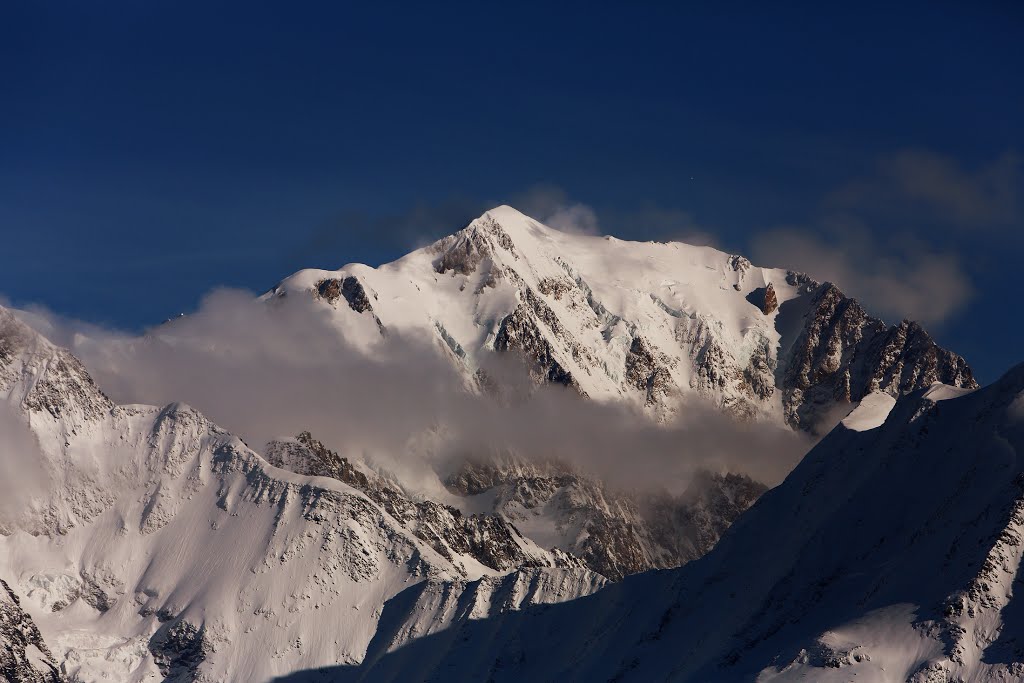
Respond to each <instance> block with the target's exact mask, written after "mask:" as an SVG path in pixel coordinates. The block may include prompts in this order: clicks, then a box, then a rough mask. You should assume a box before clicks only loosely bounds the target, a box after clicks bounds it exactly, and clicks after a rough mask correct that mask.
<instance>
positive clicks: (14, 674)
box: [0, 580, 66, 683]
mask: <svg viewBox="0 0 1024 683" xmlns="http://www.w3.org/2000/svg"><path fill="white" fill-rule="evenodd" d="M65 680H66V679H65V678H64V676H63V675H62V674H61V672H60V669H59V668H58V666H57V661H56V660H55V659H54V658H53V654H52V653H51V652H50V649H49V648H48V647H47V646H46V643H45V642H43V637H42V635H41V634H40V633H39V629H38V628H36V625H35V622H34V621H32V617H31V616H29V614H28V613H27V612H26V611H25V610H23V609H22V608H21V601H20V600H19V598H18V596H17V595H15V593H14V591H13V590H11V587H10V586H8V585H7V583H6V582H5V581H3V580H0V681H3V682H4V683H62V682H63V681H65Z"/></svg>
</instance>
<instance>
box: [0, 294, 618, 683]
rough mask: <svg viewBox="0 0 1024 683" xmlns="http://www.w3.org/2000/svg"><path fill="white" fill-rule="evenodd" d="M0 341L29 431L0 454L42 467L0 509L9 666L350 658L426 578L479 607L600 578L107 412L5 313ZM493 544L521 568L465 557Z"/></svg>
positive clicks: (255, 664)
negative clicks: (461, 590)
mask: <svg viewBox="0 0 1024 683" xmlns="http://www.w3.org/2000/svg"><path fill="white" fill-rule="evenodd" d="M0 350H2V351H0V397H2V398H3V399H4V402H3V403H0V407H2V408H3V410H4V411H7V412H9V413H11V414H13V415H14V416H15V418H16V419H17V422H16V423H14V422H12V423H11V425H10V426H16V427H17V428H18V429H26V430H28V434H29V435H30V436H31V439H26V440H24V441H23V442H22V443H21V446H22V447H23V448H24V449H25V451H24V452H21V453H8V454H7V455H6V457H16V458H21V462H22V463H23V464H25V465H26V466H27V465H29V464H37V465H41V468H40V470H41V471H40V472H39V474H40V475H41V476H42V477H43V478H44V481H43V482H42V485H41V486H39V487H38V488H37V489H35V490H30V491H27V492H26V493H25V495H21V494H18V493H17V492H16V491H15V492H14V493H13V495H19V496H20V500H19V505H18V506H17V507H15V508H11V506H9V505H6V503H8V502H9V501H8V500H5V501H4V503H5V505H4V507H3V508H2V509H3V511H4V515H3V518H2V519H0V522H2V523H3V529H4V535H3V536H0V576H2V577H4V580H5V581H6V582H7V584H9V585H10V587H11V589H12V594H13V592H14V591H16V592H17V594H18V595H19V596H20V605H14V606H12V607H4V606H3V605H6V604H7V603H6V602H4V603H3V605H0V607H3V610H2V611H3V614H4V615H7V616H5V617H4V620H5V621H4V623H5V624H6V623H7V622H11V624H12V625H11V627H10V628H8V627H7V626H4V628H3V629H0V637H2V638H3V639H4V642H3V643H2V645H3V646H4V647H5V648H8V649H10V651H12V652H14V653H15V654H16V661H14V664H12V667H14V666H16V667H17V670H18V671H28V670H29V669H26V665H25V662H24V661H23V660H24V657H22V656H21V655H18V654H17V653H19V652H23V651H25V650H26V648H28V646H33V647H35V648H36V650H38V651H39V652H40V655H39V657H42V659H38V658H37V659H38V661H40V662H42V664H52V663H54V662H59V664H60V667H61V670H62V672H63V673H64V674H66V675H67V676H68V678H69V679H70V680H81V681H94V680H102V679H107V680H118V681H143V680H158V679H159V678H161V677H164V678H166V679H167V680H173V681H193V680H209V681H219V680H266V679H267V678H268V677H270V676H272V675H274V674H280V673H284V672H288V671H292V670H294V669H297V668H305V667H309V666H319V665H324V664H328V663H337V662H346V661H347V662H358V661H361V660H362V659H363V657H364V656H365V652H366V648H367V646H368V644H369V643H370V641H371V639H372V638H373V637H374V634H375V633H376V631H377V624H378V620H379V618H380V608H381V606H382V605H383V604H384V603H385V602H386V601H388V600H389V599H390V598H391V597H393V596H394V595H396V594H397V593H399V592H401V591H402V590H403V589H405V588H407V587H408V586H411V585H414V584H417V583H420V582H425V581H426V582H430V585H431V586H454V585H457V586H464V585H467V584H472V585H473V587H474V596H475V599H474V600H473V609H474V610H475V612H476V613H477V614H489V613H491V612H494V611H500V610H503V609H516V608H518V607H519V606H520V605H521V604H530V603H537V602H547V601H553V600H562V599H569V598H573V597H578V596H579V595H583V594H586V593H589V592H591V591H593V590H596V589H597V588H599V587H600V586H601V585H603V583H604V582H605V580H604V579H603V578H602V577H600V576H598V575H596V574H593V573H592V572H589V571H587V570H585V569H579V568H576V567H575V566H574V565H573V564H572V563H569V564H568V565H567V568H565V569H555V568H554V565H556V564H565V563H564V562H563V557H562V556H556V555H552V554H549V553H548V552H547V551H544V550H542V549H540V548H538V547H536V546H535V545H533V544H532V543H530V542H529V541H527V540H526V539H523V538H522V537H520V536H518V535H515V534H514V533H512V532H510V531H509V529H508V527H507V526H505V525H504V523H503V522H501V521H500V520H492V522H491V523H488V522H487V521H486V520H482V519H479V518H478V519H476V520H475V521H471V522H465V521H464V520H462V519H461V518H460V517H459V516H458V515H450V514H449V515H447V516H446V515H445V511H444V510H439V509H438V508H441V506H427V508H426V509H427V513H425V514H424V516H422V517H421V516H419V515H417V514H413V515H411V516H410V517H409V518H406V517H404V516H402V515H399V514H398V512H399V511H402V510H413V511H418V510H421V508H420V507H419V506H417V505H416V504H415V503H413V502H410V501H407V500H404V499H403V498H402V497H401V495H400V494H399V493H397V492H394V491H391V492H390V494H389V495H390V497H389V498H388V500H387V501H386V502H387V503H388V504H387V505H385V501H383V500H382V499H380V498H379V497H378V496H375V495H371V494H373V491H371V490H370V489H362V488H356V487H353V486H351V485H349V484H346V483H344V482H343V481H341V480H340V479H338V478H326V477H322V476H310V475H303V474H297V473H294V472H289V471H287V470H285V469H281V468H278V467H274V466H272V465H270V464H269V463H267V462H266V461H265V460H264V459H263V458H262V457H261V456H260V455H258V454H257V453H255V452H254V451H252V450H251V449H250V448H248V446H246V445H245V444H244V443H243V442H242V441H241V440H240V439H238V438H237V437H234V436H232V435H230V434H228V433H227V432H225V431H224V430H222V429H220V428H218V427H217V426H216V425H214V424H212V423H211V422H210V421H208V420H207V419H206V418H205V417H203V416H202V415H201V414H199V413H198V412H196V411H195V410H193V409H191V408H189V407H188V406H185V405H182V404H172V405H169V406H166V407H164V408H155V407H151V406H138V405H135V406H118V405H115V404H113V403H112V402H111V401H110V400H109V399H108V398H107V397H106V396H104V395H103V393H102V392H101V391H100V389H99V388H98V387H97V386H96V385H95V384H94V383H93V382H92V380H91V378H90V377H89V375H88V373H87V372H86V371H85V369H84V368H83V367H82V366H81V364H80V363H78V361H77V360H76V359H75V358H74V357H73V356H72V355H70V354H69V353H68V352H67V351H64V350H62V349H59V348H57V347H55V346H53V345H52V344H50V343H49V342H48V341H47V340H45V339H43V338H42V337H40V336H39V335H38V334H36V333H34V332H33V331H32V330H30V329H29V328H28V327H27V326H25V325H24V324H22V323H20V322H19V321H18V320H17V319H16V318H15V317H14V316H13V315H12V314H11V313H10V312H9V311H7V310H6V309H2V308H0ZM5 414H6V413H5ZM5 419H6V418H5ZM6 424H7V423H6V422H5V425H6ZM280 464H289V465H292V466H295V465H296V464H302V463H296V462H294V461H289V462H288V463H285V462H283V461H281V463H280ZM26 483H27V480H26ZM8 495H12V492H11V491H8ZM8 511H10V512H11V514H7V513H8ZM424 529H428V530H429V533H427V532H426V531H424ZM496 548H497V549H498V550H503V551H504V552H506V553H514V554H515V559H516V562H515V563H513V565H512V566H498V567H497V568H495V567H491V566H488V565H486V564H485V563H482V562H481V561H480V559H478V558H481V559H484V560H487V559H488V558H494V557H499V559H500V556H499V554H498V552H497V550H495V549H496ZM510 572H511V573H510ZM474 582H475V583H474ZM485 586H492V587H493V588H494V591H493V595H492V594H491V593H490V592H488V591H486V590H483V587H485ZM5 589H6V585H5ZM445 590H447V591H450V590H452V589H451V588H446V589H445ZM12 602H13V598H12ZM19 610H24V612H26V613H27V614H29V615H31V620H26V619H24V618H23V617H22V616H20V615H21V614H22V612H21V611H19ZM429 621H431V622H432V623H433V622H436V623H438V624H441V623H443V621H444V618H443V615H434V617H433V618H431V619H429ZM15 622H17V623H15ZM26 624H28V626H25V625H26ZM33 624H34V625H35V626H37V627H38V629H39V633H41V634H42V639H39V638H37V636H38V635H39V633H37V632H35V631H32V628H34V627H32V625H33ZM30 627H32V628H30ZM44 643H45V645H46V646H48V647H49V651H47V650H45V649H43V644H44ZM50 653H52V658H50V659H47V657H48V656H49V655H50ZM44 660H45V661H44ZM40 666H41V665H39V666H36V667H35V668H36V669H39V670H41V671H46V669H45V668H44V669H40Z"/></svg>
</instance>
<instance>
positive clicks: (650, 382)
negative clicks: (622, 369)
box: [625, 336, 673, 405]
mask: <svg viewBox="0 0 1024 683" xmlns="http://www.w3.org/2000/svg"><path fill="white" fill-rule="evenodd" d="M672 365H673V362H672V359H671V358H669V357H668V356H666V355H665V354H663V353H657V352H655V351H652V350H651V348H650V346H649V345H648V344H647V342H645V341H644V338H643V337H641V336H636V337H634V338H633V343H632V344H630V347H629V353H627V354H626V373H625V379H626V382H628V383H629V384H630V385H631V386H633V387H634V388H636V389H639V390H640V391H642V392H643V393H644V395H645V396H646V399H645V403H646V404H647V405H654V404H656V403H658V402H659V401H660V400H661V399H662V398H663V397H665V396H667V395H668V393H669V390H670V387H671V386H672V375H671V373H670V372H669V370H670V368H671V366H672Z"/></svg>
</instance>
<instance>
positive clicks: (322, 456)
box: [264, 432, 369, 489]
mask: <svg viewBox="0 0 1024 683" xmlns="http://www.w3.org/2000/svg"><path fill="white" fill-rule="evenodd" d="M265 451H266V452H265V454H264V456H265V457H266V459H267V462H269V463H270V464H271V465H273V466H274V467H280V468H282V469H286V470H289V471H291V472H295V473H297V474H306V475H310V476H314V477H331V478H332V479H337V480H338V481H343V482H345V483H346V484H348V485H349V486H354V487H355V488H358V489H366V488H368V487H369V481H368V480H367V478H366V475H365V474H363V473H362V472H360V471H359V470H357V469H356V468H355V467H354V466H353V465H352V464H351V463H350V462H349V461H348V458H343V457H341V456H340V455H338V454H337V453H336V452H335V451H332V450H331V449H329V448H327V447H326V446H324V445H323V444H322V443H321V442H320V441H318V440H317V439H314V438H313V435H312V434H310V433H309V432H302V433H300V434H299V435H298V436H297V437H295V441H272V442H270V443H269V444H267V448H266V449H265Z"/></svg>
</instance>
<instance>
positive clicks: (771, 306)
mask: <svg viewBox="0 0 1024 683" xmlns="http://www.w3.org/2000/svg"><path fill="white" fill-rule="evenodd" d="M778 307H779V298H778V296H776V294H775V285H773V284H772V283H770V282H769V283H768V286H767V287H765V289H764V301H762V302H761V312H762V313H764V314H765V315H771V314H772V313H774V312H775V311H776V309H778Z"/></svg>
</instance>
